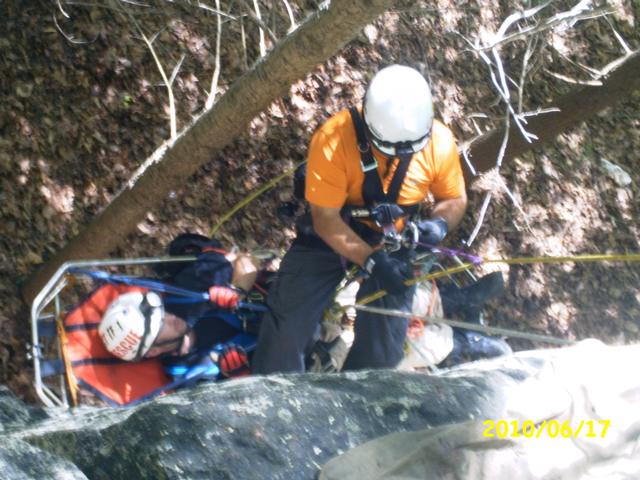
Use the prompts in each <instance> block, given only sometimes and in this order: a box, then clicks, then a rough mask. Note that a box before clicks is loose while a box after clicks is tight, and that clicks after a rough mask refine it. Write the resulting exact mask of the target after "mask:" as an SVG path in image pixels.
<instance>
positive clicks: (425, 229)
mask: <svg viewBox="0 0 640 480" xmlns="http://www.w3.org/2000/svg"><path fill="white" fill-rule="evenodd" d="M418 230H419V231H420V238H419V239H418V241H419V242H420V243H428V244H429V245H437V244H438V243H440V242H441V241H442V240H443V239H444V237H446V236H447V232H448V231H449V226H448V225H447V222H446V220H445V219H444V218H442V217H438V218H429V219H428V220H420V221H419V222H418Z"/></svg>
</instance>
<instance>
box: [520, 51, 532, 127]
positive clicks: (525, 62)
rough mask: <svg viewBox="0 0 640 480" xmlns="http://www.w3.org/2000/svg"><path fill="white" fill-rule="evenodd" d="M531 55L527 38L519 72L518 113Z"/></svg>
mask: <svg viewBox="0 0 640 480" xmlns="http://www.w3.org/2000/svg"><path fill="white" fill-rule="evenodd" d="M531 56H532V48H531V40H527V48H526V50H525V52H524V57H523V59H522V71H521V72H520V82H519V83H518V114H521V113H522V98H523V96H524V82H525V80H526V78H527V67H528V66H529V60H530V59H531Z"/></svg>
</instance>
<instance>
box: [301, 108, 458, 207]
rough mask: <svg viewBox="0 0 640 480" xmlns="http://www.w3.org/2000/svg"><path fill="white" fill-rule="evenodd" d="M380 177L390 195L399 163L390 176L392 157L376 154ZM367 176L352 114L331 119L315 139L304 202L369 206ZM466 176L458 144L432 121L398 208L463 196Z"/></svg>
mask: <svg viewBox="0 0 640 480" xmlns="http://www.w3.org/2000/svg"><path fill="white" fill-rule="evenodd" d="M373 152H374V156H375V158H376V160H377V161H378V174H379V175H380V179H381V180H382V184H383V188H384V190H385V192H386V191H387V190H388V188H389V185H390V183H391V179H392V178H393V174H394V172H395V170H396V168H397V165H398V162H399V159H398V158H396V159H394V162H393V164H392V165H391V168H389V169H388V170H389V171H388V172H387V163H389V161H388V159H387V157H385V156H384V155H383V154H382V153H380V152H379V151H377V150H376V149H375V148H374V149H373ZM363 183H364V172H363V171H362V166H361V165H360V151H359V150H358V142H357V140H356V131H355V127H354V126H353V122H352V120H351V115H350V114H349V110H343V111H341V112H339V113H337V114H336V115H334V116H333V117H331V118H330V119H329V120H328V121H327V122H326V123H325V124H324V125H322V127H320V129H319V130H318V131H317V132H316V133H315V134H314V136H313V138H312V139H311V145H310V146H309V153H308V163H307V178H306V184H305V197H306V199H307V200H308V201H309V203H312V204H314V205H317V206H320V207H326V208H342V207H343V206H344V205H364V200H363V198H362V184H363ZM464 189H465V185H464V177H463V175H462V168H461V166H460V157H459V155H458V149H457V147H456V142H455V139H454V137H453V134H452V133H451V130H449V129H448V128H447V127H446V126H444V125H443V124H442V123H440V122H438V121H434V122H433V128H432V130H431V139H430V140H429V142H428V143H427V146H426V147H425V148H424V149H422V150H421V151H419V152H418V153H416V154H414V155H413V158H412V159H411V163H410V164H409V168H408V170H407V175H406V177H405V178H404V182H403V184H402V187H401V188H400V193H399V194H398V200H397V203H398V205H414V204H417V203H420V202H421V201H423V200H424V199H425V198H426V196H427V195H428V194H429V192H431V193H432V194H433V196H434V198H435V199H436V200H445V199H449V198H457V197H459V196H461V195H462V194H463V193H464Z"/></svg>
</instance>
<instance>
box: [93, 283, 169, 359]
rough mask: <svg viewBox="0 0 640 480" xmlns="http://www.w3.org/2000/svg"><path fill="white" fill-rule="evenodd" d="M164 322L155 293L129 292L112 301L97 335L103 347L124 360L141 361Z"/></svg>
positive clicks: (159, 299) (160, 301)
mask: <svg viewBox="0 0 640 480" xmlns="http://www.w3.org/2000/svg"><path fill="white" fill-rule="evenodd" d="M163 321H164V305H163V303H162V299H161V298H160V295H158V294H157V293H154V292H147V293H142V292H130V293H124V294H122V295H120V296H119V297H118V298H117V299H115V300H114V301H113V302H111V305H109V308H107V311H106V312H105V314H104V315H103V316H102V321H101V322H100V326H99V327H98V334H99V335H100V338H101V339H102V343H104V346H105V347H106V348H107V350H109V352H111V353H112V354H113V355H115V356H116V357H118V358H121V359H123V360H140V359H141V358H142V357H143V356H144V354H145V353H147V352H148V351H149V349H150V348H151V346H152V345H153V342H154V341H155V339H156V337H157V336H158V333H159V332H160V328H161V327H162V323H163Z"/></svg>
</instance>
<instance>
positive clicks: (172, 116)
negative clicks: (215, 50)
mask: <svg viewBox="0 0 640 480" xmlns="http://www.w3.org/2000/svg"><path fill="white" fill-rule="evenodd" d="M123 1H124V0H123ZM120 8H121V9H122V10H124V11H125V12H126V14H127V15H128V16H129V19H130V20H131V21H132V22H133V25H134V26H135V28H136V30H137V31H138V34H139V35H140V36H141V38H142V40H144V42H145V43H146V44H147V47H148V48H149V50H150V51H151V55H152V56H153V60H154V61H155V63H156V66H157V67H158V71H159V72H160V76H161V77H162V81H163V82H164V84H165V86H166V87H167V94H168V96H169V127H170V130H171V137H170V138H171V140H172V141H173V140H175V139H176V137H177V136H178V131H177V121H176V105H175V98H174V96H173V88H172V82H173V79H174V78H175V76H176V75H177V73H178V70H179V68H180V66H181V65H182V60H183V59H184V56H183V57H182V58H181V59H180V61H179V62H178V64H177V65H176V67H175V68H174V69H173V72H172V75H171V80H169V78H167V74H166V73H165V71H164V67H163V66H162V63H161V62H160V59H159V58H158V55H156V51H155V49H154V48H153V41H154V40H155V39H156V38H157V36H158V34H157V33H156V34H155V35H154V36H153V37H152V39H151V40H149V39H148V38H147V36H146V35H145V33H144V31H143V30H142V27H141V26H140V24H139V23H138V21H137V20H136V19H135V17H134V16H133V15H131V12H129V11H128V10H127V9H125V8H124V7H122V6H120Z"/></svg>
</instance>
